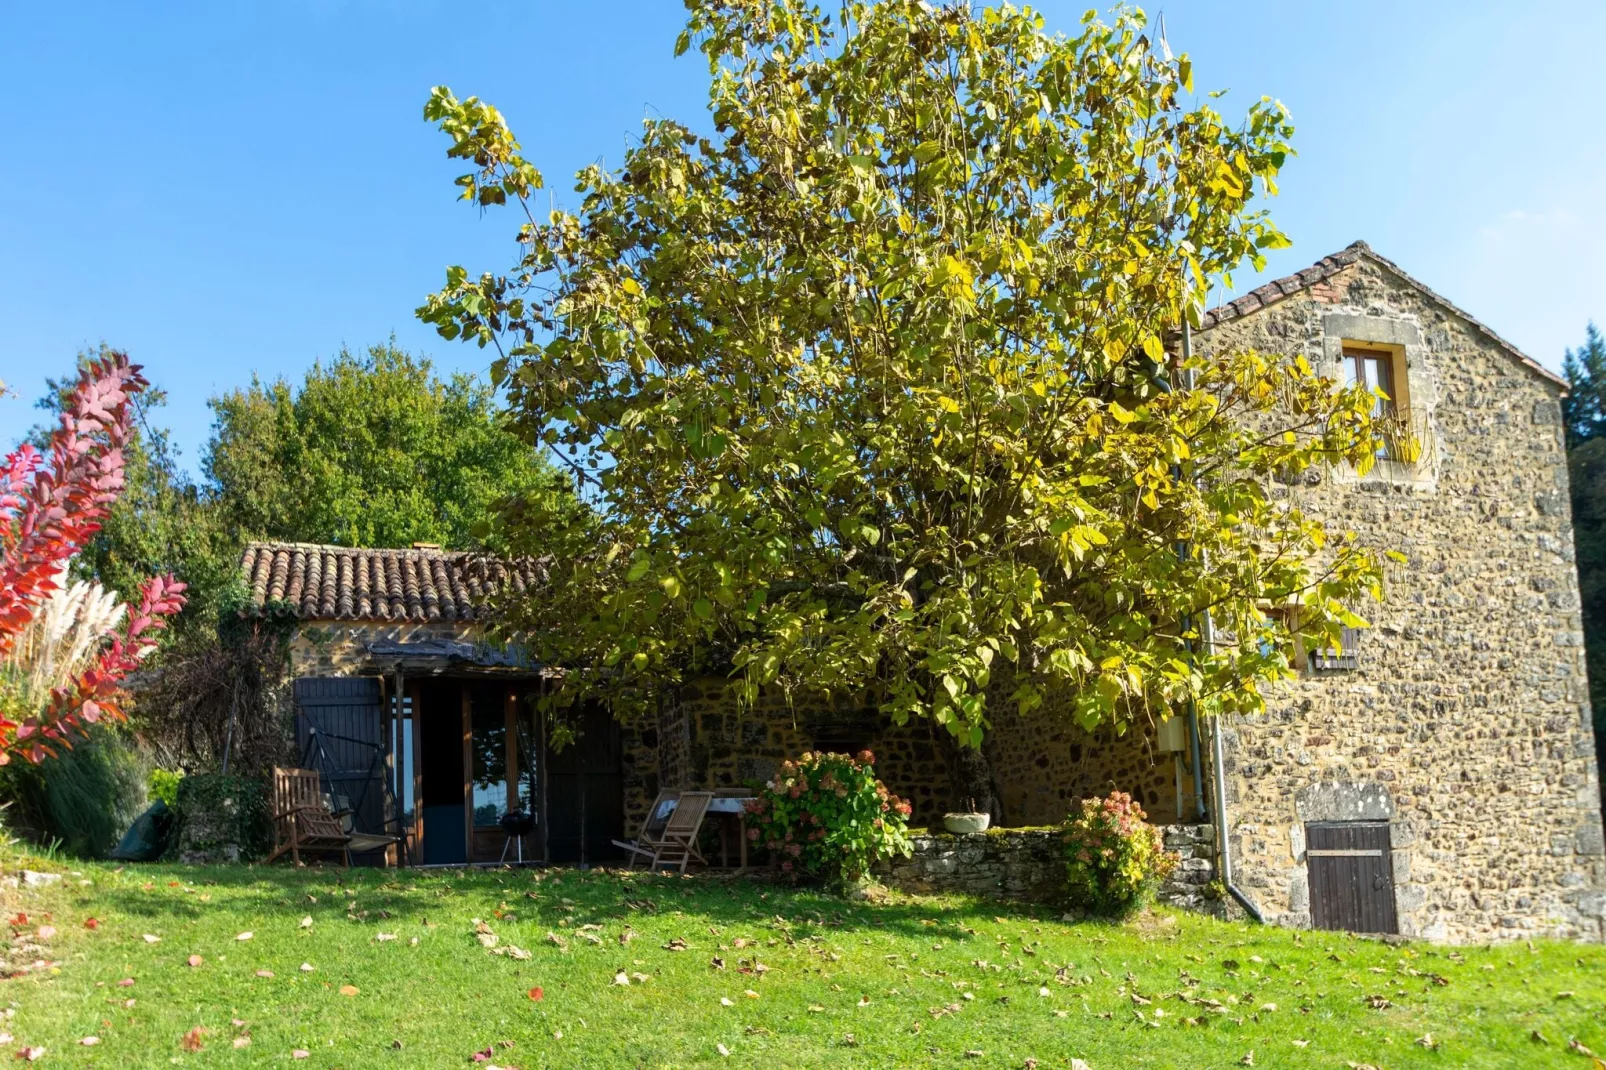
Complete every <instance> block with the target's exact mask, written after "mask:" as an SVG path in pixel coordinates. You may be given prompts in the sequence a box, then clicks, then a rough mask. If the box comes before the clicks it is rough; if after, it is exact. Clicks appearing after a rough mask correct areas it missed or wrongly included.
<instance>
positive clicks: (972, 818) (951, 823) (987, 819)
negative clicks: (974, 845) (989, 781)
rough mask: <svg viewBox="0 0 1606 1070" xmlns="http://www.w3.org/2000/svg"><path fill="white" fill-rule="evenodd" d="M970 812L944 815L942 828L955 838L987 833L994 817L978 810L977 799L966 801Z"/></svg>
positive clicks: (964, 811)
mask: <svg viewBox="0 0 1606 1070" xmlns="http://www.w3.org/2000/svg"><path fill="white" fill-rule="evenodd" d="M965 801H966V803H968V804H969V806H970V809H969V810H963V811H957V812H955V813H950V814H943V815H942V827H943V828H945V829H947V830H948V831H949V832H951V833H953V834H954V835H955V836H969V835H971V834H973V833H977V832H986V831H987V828H988V826H989V825H991V824H992V823H993V815H992V814H989V813H986V812H985V811H981V810H978V809H976V800H975V799H966V800H965Z"/></svg>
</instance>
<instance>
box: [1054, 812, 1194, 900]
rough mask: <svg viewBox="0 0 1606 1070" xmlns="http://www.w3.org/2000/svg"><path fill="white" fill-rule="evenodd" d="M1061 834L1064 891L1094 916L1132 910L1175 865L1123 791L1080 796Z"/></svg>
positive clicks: (1173, 858) (1158, 833)
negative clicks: (1076, 807) (1076, 808)
mask: <svg viewBox="0 0 1606 1070" xmlns="http://www.w3.org/2000/svg"><path fill="white" fill-rule="evenodd" d="M1061 832H1062V838H1063V840H1064V843H1065V871H1066V872H1065V878H1066V879H1065V891H1066V895H1067V897H1068V898H1069V900H1070V902H1071V905H1072V906H1076V907H1081V908H1082V909H1084V910H1087V911H1090V912H1092V913H1095V914H1106V915H1111V916H1120V915H1122V914H1126V913H1129V912H1130V911H1132V910H1135V909H1137V908H1138V907H1140V906H1142V905H1143V904H1144V903H1145V902H1146V901H1148V899H1149V898H1150V897H1151V896H1152V895H1153V894H1154V891H1155V889H1156V888H1157V887H1159V884H1160V882H1161V881H1163V880H1165V879H1166V877H1168V876H1170V875H1171V871H1172V870H1173V869H1175V868H1176V864H1177V856H1176V855H1174V854H1172V853H1171V852H1169V851H1167V850H1166V849H1165V841H1164V839H1163V837H1162V836H1161V834H1160V830H1159V829H1157V828H1155V827H1154V826H1153V825H1151V824H1149V822H1148V815H1147V814H1145V813H1144V812H1143V808H1142V807H1141V806H1139V805H1138V804H1137V803H1136V802H1134V801H1133V800H1132V796H1130V795H1128V794H1127V793H1126V792H1124V791H1113V792H1111V793H1110V794H1109V796H1108V797H1106V798H1103V799H1083V800H1082V802H1081V808H1080V809H1079V810H1078V811H1077V812H1075V813H1073V814H1071V815H1070V816H1069V817H1067V818H1066V819H1065V825H1064V827H1063V829H1062V830H1061Z"/></svg>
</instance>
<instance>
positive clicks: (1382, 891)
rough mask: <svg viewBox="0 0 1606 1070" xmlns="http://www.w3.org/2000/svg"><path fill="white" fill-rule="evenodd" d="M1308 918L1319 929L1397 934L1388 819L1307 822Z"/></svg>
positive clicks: (1397, 926)
mask: <svg viewBox="0 0 1606 1070" xmlns="http://www.w3.org/2000/svg"><path fill="white" fill-rule="evenodd" d="M1305 865H1306V868H1307V870H1308V871H1309V875H1310V920H1311V925H1312V926H1313V927H1314V928H1317V929H1342V930H1346V931H1348V932H1355V933H1397V932H1399V931H1400V930H1399V923H1398V922H1397V921H1396V919H1395V916H1394V862H1393V858H1392V856H1391V855H1390V854H1389V827H1388V823H1387V822H1385V821H1342V822H1334V823H1332V824H1319V825H1306V826H1305Z"/></svg>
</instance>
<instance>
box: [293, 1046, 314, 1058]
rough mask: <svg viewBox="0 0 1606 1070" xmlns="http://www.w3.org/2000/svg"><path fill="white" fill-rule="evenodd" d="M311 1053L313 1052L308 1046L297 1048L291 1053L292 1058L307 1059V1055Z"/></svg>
mask: <svg viewBox="0 0 1606 1070" xmlns="http://www.w3.org/2000/svg"><path fill="white" fill-rule="evenodd" d="M311 1054H312V1052H310V1051H308V1050H307V1049H306V1048H296V1049H295V1050H294V1051H292V1052H291V1053H290V1058H292V1059H305V1058H307V1056H309V1055H311Z"/></svg>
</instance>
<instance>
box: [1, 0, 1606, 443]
mask: <svg viewBox="0 0 1606 1070" xmlns="http://www.w3.org/2000/svg"><path fill="white" fill-rule="evenodd" d="M1086 6H1087V5H1086V3H1085V2H1084V3H1061V2H1057V0H1051V2H1047V3H1043V4H1041V5H1039V8H1040V10H1042V11H1043V12H1044V14H1045V16H1046V18H1047V20H1048V22H1049V25H1050V27H1059V28H1063V29H1066V30H1071V29H1074V27H1075V25H1076V23H1077V20H1078V18H1079V16H1080V13H1081V11H1082V10H1083V9H1084V8H1085V7H1086ZM1148 10H1149V11H1150V12H1151V14H1158V13H1160V12H1163V13H1164V15H1165V17H1166V24H1167V28H1168V32H1169V38H1170V41H1171V44H1172V47H1173V48H1174V49H1176V50H1177V51H1187V52H1189V53H1191V54H1192V56H1193V57H1194V69H1195V72H1196V73H1195V81H1196V84H1197V85H1198V86H1199V87H1200V88H1201V89H1205V88H1230V90H1231V93H1230V94H1229V96H1228V97H1227V98H1226V99H1225V101H1223V102H1222V105H1223V106H1224V109H1225V110H1226V111H1227V113H1228V114H1229V115H1233V114H1236V113H1241V112H1242V110H1243V109H1244V108H1246V107H1247V106H1248V105H1249V103H1250V102H1251V101H1253V100H1254V99H1255V98H1257V97H1258V96H1260V95H1262V94H1265V95H1269V96H1273V97H1276V98H1278V99H1280V100H1282V101H1283V102H1284V103H1286V104H1287V105H1288V106H1289V108H1290V109H1291V111H1292V113H1293V117H1294V121H1295V123H1296V125H1297V127H1298V133H1297V135H1296V139H1295V144H1296V147H1297V148H1298V150H1299V154H1300V155H1299V156H1298V157H1297V158H1296V159H1294V160H1292V161H1291V162H1290V164H1289V166H1288V168H1287V170H1286V172H1285V176H1284V181H1283V183H1282V187H1283V188H1282V196H1281V197H1279V198H1277V200H1276V201H1274V202H1272V208H1273V211H1274V213H1275V216H1276V218H1277V220H1278V221H1279V223H1280V224H1281V225H1282V226H1283V228H1284V229H1285V230H1286V231H1288V233H1289V234H1290V236H1291V237H1292V238H1293V239H1294V242H1295V245H1294V248H1293V249H1290V250H1286V251H1283V252H1280V253H1278V254H1277V255H1276V256H1275V258H1274V259H1273V261H1272V263H1271V265H1270V269H1269V270H1270V272H1271V273H1274V274H1282V273H1285V272H1288V271H1292V270H1297V269H1298V268H1300V267H1303V266H1306V265H1307V264H1309V263H1311V262H1313V261H1315V260H1316V259H1318V258H1320V257H1321V256H1323V255H1325V254H1327V253H1329V252H1332V251H1334V250H1337V249H1339V248H1342V247H1343V246H1345V245H1347V244H1349V243H1350V242H1351V241H1353V240H1355V239H1356V238H1365V239H1366V240H1367V241H1369V242H1371V243H1372V245H1373V246H1374V247H1375V248H1376V249H1377V250H1378V251H1379V252H1381V253H1383V254H1384V255H1386V256H1389V257H1391V258H1393V259H1394V260H1396V261H1397V262H1399V263H1400V264H1401V265H1402V266H1403V267H1405V268H1406V269H1407V270H1408V271H1410V272H1412V273H1413V274H1414V275H1416V276H1417V277H1418V278H1420V279H1422V280H1423V281H1424V282H1426V283H1427V284H1428V285H1430V286H1432V287H1434V288H1435V289H1436V290H1438V291H1439V292H1440V293H1442V294H1444V295H1446V296H1448V297H1449V298H1450V299H1452V300H1454V301H1456V302H1457V303H1459V304H1461V305H1462V306H1463V307H1464V308H1466V309H1467V310H1468V311H1470V312H1471V313H1472V314H1473V315H1475V316H1477V317H1478V318H1479V319H1481V320H1483V321H1484V322H1485V323H1487V324H1489V325H1490V326H1491V327H1493V328H1494V329H1495V330H1497V331H1499V332H1501V333H1502V334H1503V335H1505V337H1507V338H1508V339H1509V340H1510V341H1512V342H1514V343H1515V344H1516V345H1518V346H1519V347H1521V348H1522V349H1524V350H1525V351H1526V352H1528V353H1529V354H1530V355H1532V356H1533V357H1535V358H1536V359H1538V360H1540V361H1542V362H1543V363H1545V364H1546V365H1549V366H1551V367H1559V366H1560V362H1561V357H1562V351H1563V350H1564V349H1565V348H1566V347H1568V346H1572V345H1577V344H1578V343H1579V341H1580V340H1581V339H1582V337H1583V332H1584V324H1585V322H1586V321H1587V320H1589V319H1591V318H1593V319H1595V320H1596V321H1597V322H1600V321H1606V254H1603V252H1602V250H1603V249H1606V197H1603V196H1602V193H1603V188H1606V183H1603V179H1606V121H1603V120H1602V119H1601V116H1602V114H1606V107H1603V103H1602V99H1601V97H1602V93H1601V85H1602V80H1601V68H1600V60H1599V57H1598V52H1597V49H1598V46H1599V43H1600V41H1601V40H1602V39H1606V4H1602V3H1600V2H1599V0H1576V2H1570V3H1569V2H1561V3H1549V4H1547V3H1525V4H1518V3H1504V4H1497V3H1478V2H1475V0H1467V2H1460V3H1454V2H1427V0H1423V2H1412V3H1400V2H1380V0H1358V2H1348V3H1342V4H1311V3H1304V2H1297V0H1283V2H1280V3H1266V2H1259V0H1232V2H1215V0H1178V2H1175V3H1172V4H1170V5H1167V6H1164V7H1160V6H1150V7H1149V8H1148ZM683 21H684V19H683V10H682V8H681V5H680V4H679V3H678V2H676V0H614V2H612V3H608V4H601V3H595V2H586V0H565V2H558V0H526V2H524V3H519V4H501V3H495V2H485V3H480V4H476V5H462V4H451V3H445V2H433V0H397V2H394V3H378V2H363V0H279V2H276V3H227V4H225V3H214V4H182V3H150V4H146V3H135V4H129V3H102V2H98V0H83V2H79V3H74V4H8V5H5V6H4V10H3V13H0V71H4V72H5V73H6V75H7V83H8V84H9V85H10V86H11V93H12V98H11V99H12V105H11V112H10V119H9V121H8V123H7V127H8V129H7V131H6V134H5V149H4V150H3V152H0V205H3V208H0V379H3V380H5V381H6V382H7V383H8V384H10V386H11V387H12V388H13V389H14V390H15V392H16V395H17V396H16V397H14V398H8V399H4V400H0V443H9V442H10V441H12V440H14V439H15V438H16V437H17V436H18V435H19V434H20V433H21V432H22V431H23V430H24V429H25V428H26V427H27V426H28V425H29V424H31V423H32V422H33V421H34V419H35V414H34V413H33V411H32V410H31V408H30V406H31V403H32V401H33V399H34V398H35V397H37V396H38V395H39V393H40V392H41V391H42V388H43V382H44V378H45V376H46V375H52V374H60V373H61V372H63V371H64V370H66V369H67V368H68V367H69V365H70V362H71V359H72V355H73V353H74V352H75V351H76V350H77V349H79V348H80V347H82V346H85V345H91V344H94V343H97V342H100V341H106V342H108V343H110V344H112V345H115V346H118V347H122V348H125V349H128V350H129V351H130V352H131V353H132V354H133V355H134V357H135V359H137V360H139V361H141V362H143V363H144V364H145V365H146V367H147V369H148V372H149V374H150V375H151V377H152V378H153V379H154V380H155V381H156V382H157V383H158V384H159V385H161V386H163V387H164V388H166V389H167V390H168V391H169V393H170V395H171V401H170V404H169V407H168V410H167V412H166V415H165V422H167V423H168V424H170V425H171V426H172V427H173V428H174V431H175V436H176V439H177V441H178V444H179V446H180V447H181V449H182V450H183V453H184V459H185V461H186V462H187V463H190V464H192V465H193V464H194V463H195V461H196V460H197V455H198V453H199V450H200V447H201V445H202V444H203V443H204V441H205V438H206V435H207V431H208V428H209V426H210V422H211V416H210V412H209V410H208V409H207V407H206V399H207V398H208V397H209V396H211V395H212V394H214V393H217V392H219V391H222V390H226V389H228V388H230V387H234V386H237V385H240V384H244V383H247V382H249V381H250V378H251V375H252V373H253V372H255V373H258V374H261V375H263V376H265V377H275V376H279V375H289V376H292V377H297V376H299V374H300V373H301V372H302V371H303V370H304V369H305V368H306V367H307V366H308V365H310V364H311V363H312V361H313V360H315V359H316V358H318V357H320V356H328V355H330V354H332V353H334V352H336V351H338V349H339V348H340V346H341V345H342V344H347V345H350V346H353V347H359V346H365V345H368V344H371V343H373V342H376V341H381V340H383V339H385V338H387V337H388V336H389V335H391V334H392V333H394V334H395V335H396V337H397V339H398V340H399V341H400V343H401V344H402V345H404V346H405V347H407V348H410V349H414V350H417V351H422V352H425V353H428V354H429V355H431V356H432V357H434V359H435V360H436V362H437V364H438V365H440V366H442V367H444V368H461V369H465V370H470V371H483V369H484V367H485V365H486V363H487V358H486V357H485V355H484V354H483V353H482V352H481V351H478V350H475V349H472V348H468V347H464V346H460V345H457V344H447V343H445V342H443V341H440V340H439V339H437V338H436V337H435V335H434V334H433V332H432V331H429V330H426V329H425V328H423V327H422V326H421V325H419V324H418V323H417V322H416V321H415V320H414V319H413V315H412V311H413V309H414V308H415V307H416V306H417V305H418V304H419V303H420V301H421V300H422V298H423V297H424V296H425V295H426V294H428V293H429V292H430V291H431V290H433V289H436V288H438V286H439V285H440V283H441V281H442V278H443V273H444V269H445V267H446V265H448V264H451V263H462V264H464V265H465V266H467V267H468V268H469V269H470V270H471V271H477V270H481V269H486V268H501V267H503V266H505V265H506V264H507V263H508V261H509V251H508V250H509V246H508V244H507V237H508V235H509V234H510V233H511V229H512V221H511V219H509V218H508V217H507V216H506V215H499V214H495V213H493V214H492V215H490V216H487V217H484V218H480V217H478V216H477V215H476V213H475V212H474V210H472V209H470V208H467V207H465V206H463V205H461V204H459V203H457V202H455V201H454V200H453V196H454V190H453V187H452V185H451V180H452V178H453V177H454V176H455V175H456V174H457V173H459V171H460V168H459V167H457V166H456V165H455V164H453V163H452V162H450V161H448V160H446V159H445V158H444V151H443V150H444V147H445V143H444V139H443V138H442V136H441V135H439V134H438V133H435V132H434V131H433V130H431V129H430V128H429V127H428V126H426V125H425V124H424V123H423V121H422V120H421V118H420V112H421V108H422V105H423V102H424V99H425V97H426V95H427V94H428V92H429V88H430V86H432V85H435V84H447V85H450V86H451V87H452V88H453V89H454V90H455V91H456V92H457V93H458V94H459V95H460V96H466V95H469V94H477V95H479V96H481V97H483V98H485V99H487V100H490V101H492V102H493V103H495V104H496V105H497V106H498V107H500V108H501V109H502V111H503V112H504V114H506V115H507V117H508V119H509V121H510V122H511V123H512V124H513V127H514V129H515V131H516V132H517V133H518V135H519V137H520V139H521V140H522V141H523V143H524V145H525V147H526V151H527V154H528V155H529V156H530V157H531V159H532V160H533V161H535V162H536V164H537V166H539V167H541V169H542V170H543V171H544V172H545V174H546V176H547V180H548V184H549V186H550V187H551V188H552V190H553V192H554V194H555V196H557V197H558V198H559V199H560V200H561V199H564V198H570V199H571V200H572V195H571V194H570V189H571V183H570V182H568V181H567V179H568V176H570V175H572V173H573V172H574V171H575V170H576V169H577V168H578V167H580V166H583V165H585V164H587V163H590V162H594V161H602V162H605V163H609V164H617V163H618V162H619V160H620V158H621V156H622V154H623V149H624V146H625V144H626V142H627V139H628V138H629V137H630V136H631V135H632V133H633V132H634V131H636V130H637V129H639V125H640V122H641V119H642V118H643V116H644V115H647V114H649V113H652V112H658V113H662V114H667V115H675V116H680V117H685V118H688V119H696V120H700V118H701V116H702V114H703V102H704V89H705V84H706V72H707V69H706V67H705V66H704V65H703V64H702V63H701V61H700V59H699V58H698V57H696V56H695V55H693V56H688V57H685V58H683V59H680V60H676V59H674V58H673V57H672V54H671V53H672V44H673V41H674V37H675V34H676V33H677V32H678V31H679V28H680V26H681V24H682V23H683ZM1239 284H1240V285H1239V289H1243V288H1245V284H1248V285H1253V280H1251V279H1248V278H1247V277H1245V278H1242V279H1240V280H1239Z"/></svg>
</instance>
